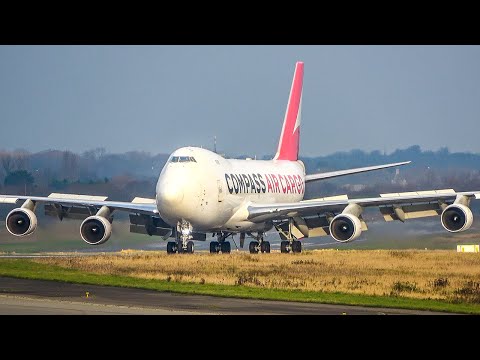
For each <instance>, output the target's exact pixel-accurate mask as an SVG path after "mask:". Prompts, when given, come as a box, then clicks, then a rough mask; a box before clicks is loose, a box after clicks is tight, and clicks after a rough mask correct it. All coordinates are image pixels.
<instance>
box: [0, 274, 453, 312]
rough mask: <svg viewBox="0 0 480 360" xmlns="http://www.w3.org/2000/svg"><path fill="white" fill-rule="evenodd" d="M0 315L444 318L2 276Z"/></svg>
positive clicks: (324, 305) (334, 306) (388, 310)
mask: <svg viewBox="0 0 480 360" xmlns="http://www.w3.org/2000/svg"><path fill="white" fill-rule="evenodd" d="M87 293H88V297H87ZM0 314H1V315H6V314H10V315H31V314H38V315H40V314H51V315H53V314H57V315H73V314H83V315H107V314H115V315H118V314H132V315H193V314H198V315H213V314H220V315H221V314H224V315H402V314H405V315H414V314H418V315H429V314H432V315H433V314H444V313H435V312H429V311H416V310H402V309H387V308H369V307H357V306H345V305H327V304H310V303H299V302H285V301H266V300H247V299H232V298H221V297H214V296H202V295H181V294H174V293H166V292H157V291H150V290H142V289H132V288H116V287H108V286H98V285H81V284H70V283H62V282H55V281H44V280H26V279H15V278H7V277H0Z"/></svg>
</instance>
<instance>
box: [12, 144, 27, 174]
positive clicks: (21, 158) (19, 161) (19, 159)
mask: <svg viewBox="0 0 480 360" xmlns="http://www.w3.org/2000/svg"><path fill="white" fill-rule="evenodd" d="M12 158H13V162H14V163H15V168H16V169H17V170H27V168H28V163H29V160H30V153H29V152H27V151H26V150H23V149H20V150H15V152H14V153H13V155H12Z"/></svg>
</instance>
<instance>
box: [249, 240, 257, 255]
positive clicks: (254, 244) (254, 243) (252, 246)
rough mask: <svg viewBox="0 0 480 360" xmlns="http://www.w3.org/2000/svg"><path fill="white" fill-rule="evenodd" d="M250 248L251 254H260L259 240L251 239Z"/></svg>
mask: <svg viewBox="0 0 480 360" xmlns="http://www.w3.org/2000/svg"><path fill="white" fill-rule="evenodd" d="M248 250H250V254H258V241H251V242H250V244H249V245H248Z"/></svg>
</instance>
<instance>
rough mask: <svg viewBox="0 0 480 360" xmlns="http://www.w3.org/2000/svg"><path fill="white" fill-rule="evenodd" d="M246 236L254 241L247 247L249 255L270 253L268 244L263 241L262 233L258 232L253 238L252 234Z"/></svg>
mask: <svg viewBox="0 0 480 360" xmlns="http://www.w3.org/2000/svg"><path fill="white" fill-rule="evenodd" d="M248 235H250V236H251V237H253V238H255V239H256V240H255V241H251V242H250V244H249V245H248V250H249V251H250V254H258V253H259V252H262V253H270V242H269V241H265V240H263V233H260V232H259V233H258V235H257V236H253V235H252V234H248Z"/></svg>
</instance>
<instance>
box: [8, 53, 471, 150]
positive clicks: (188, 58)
mask: <svg viewBox="0 0 480 360" xmlns="http://www.w3.org/2000/svg"><path fill="white" fill-rule="evenodd" d="M297 60H301V61H304V62H305V78H304V92H303V99H302V103H303V109H302V127H301V140H300V152H301V155H304V156H315V155H322V154H329V153H332V152H335V151H341V150H351V149H363V150H368V151H370V150H381V151H383V150H386V151H387V152H391V151H393V150H394V149H396V148H406V147H408V146H411V145H415V144H418V145H420V146H421V147H422V149H431V150H437V149H439V148H440V147H444V146H448V147H449V148H450V150H451V151H472V152H476V153H478V152H480V138H479V134H480V46H258V45H257V46H0V149H2V148H3V149H10V150H13V149H17V148H24V149H27V150H30V151H40V150H46V149H60V150H64V149H69V150H73V151H76V152H82V151H84V150H88V149H92V148H96V147H105V148H106V149H107V151H109V152H124V151H130V150H141V151H148V152H152V153H169V152H171V151H173V150H174V149H176V148H178V147H182V146H186V145H194V146H203V147H207V148H211V147H212V144H213V136H214V135H216V136H217V143H218V149H219V150H220V151H222V152H224V153H226V154H227V155H240V154H246V155H251V156H254V155H257V156H262V155H265V154H274V153H275V151H276V147H277V142H278V137H279V135H280V131H281V126H282V122H283V117H284V113H285V107H286V104H287V100H288V93H289V90H290V84H291V80H292V75H293V70H294V66H295V62H296V61H297Z"/></svg>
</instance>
